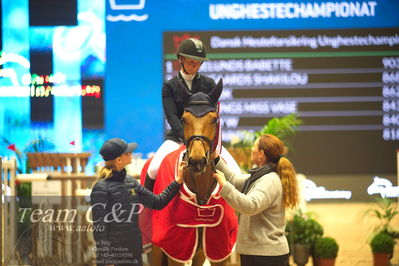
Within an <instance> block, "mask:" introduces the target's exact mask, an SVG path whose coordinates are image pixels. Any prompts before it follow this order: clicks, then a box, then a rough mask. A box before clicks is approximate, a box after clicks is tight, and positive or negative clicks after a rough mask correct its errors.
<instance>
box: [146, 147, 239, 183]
mask: <svg viewBox="0 0 399 266" xmlns="http://www.w3.org/2000/svg"><path fill="white" fill-rule="evenodd" d="M181 145H183V144H182V143H177V142H175V141H173V140H165V141H164V143H162V145H161V146H160V147H159V149H158V150H157V152H156V153H155V155H154V157H153V158H152V161H151V163H150V165H149V166H148V172H147V173H148V175H149V177H150V178H151V179H156V177H157V173H158V169H159V166H160V165H161V163H162V161H163V159H164V158H165V156H166V155H168V154H169V153H171V152H173V151H175V150H177V149H178V148H179V147H180V146H181ZM220 156H221V157H222V158H223V159H224V160H225V161H226V164H227V165H228V166H229V167H230V168H231V170H232V171H233V172H234V173H240V172H241V168H240V167H239V166H238V164H237V162H236V161H235V160H234V158H233V156H231V154H230V153H229V151H228V150H227V149H226V148H225V147H223V146H222V152H221V153H220Z"/></svg>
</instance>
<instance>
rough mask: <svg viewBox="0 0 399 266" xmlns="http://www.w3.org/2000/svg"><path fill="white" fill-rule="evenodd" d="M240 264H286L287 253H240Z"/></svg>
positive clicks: (279, 265) (264, 265) (285, 265)
mask: <svg viewBox="0 0 399 266" xmlns="http://www.w3.org/2000/svg"><path fill="white" fill-rule="evenodd" d="M240 259H241V266H287V265H288V259H289V255H288V254H286V255H281V256H255V255H240Z"/></svg>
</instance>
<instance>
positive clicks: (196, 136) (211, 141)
mask: <svg viewBox="0 0 399 266" xmlns="http://www.w3.org/2000/svg"><path fill="white" fill-rule="evenodd" d="M197 140H199V141H201V143H202V145H203V146H204V150H205V149H206V147H205V144H204V143H205V142H207V143H208V144H209V150H208V151H206V152H205V155H206V157H205V159H206V162H205V163H206V164H208V162H209V156H210V150H211V149H212V147H213V140H210V139H209V138H208V137H205V136H202V135H192V136H191V137H189V138H188V139H187V140H186V141H185V145H186V147H187V148H188V147H189V145H190V143H192V142H194V141H197ZM186 157H187V158H186V162H187V163H188V156H186Z"/></svg>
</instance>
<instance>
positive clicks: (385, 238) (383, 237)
mask: <svg viewBox="0 0 399 266" xmlns="http://www.w3.org/2000/svg"><path fill="white" fill-rule="evenodd" d="M370 246H371V250H372V251H373V253H390V254H392V253H393V248H394V246H395V239H394V238H393V237H392V236H390V235H389V234H387V233H386V232H379V233H378V234H376V235H375V236H374V237H373V238H372V239H371V242H370Z"/></svg>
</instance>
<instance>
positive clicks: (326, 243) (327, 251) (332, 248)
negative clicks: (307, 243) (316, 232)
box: [313, 237, 338, 259]
mask: <svg viewBox="0 0 399 266" xmlns="http://www.w3.org/2000/svg"><path fill="white" fill-rule="evenodd" d="M337 255H338V243H337V241H336V240H335V239H334V238H332V237H320V238H318V239H317V240H316V242H315V243H314V247H313V256H314V257H315V258H323V259H333V258H336V257H337Z"/></svg>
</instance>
